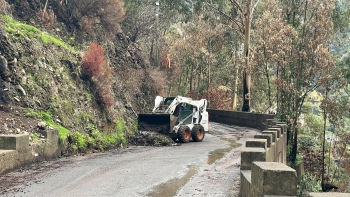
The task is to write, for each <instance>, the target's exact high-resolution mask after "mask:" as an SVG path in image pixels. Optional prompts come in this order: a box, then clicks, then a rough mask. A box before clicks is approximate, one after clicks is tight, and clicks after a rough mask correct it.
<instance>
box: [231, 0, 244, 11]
mask: <svg viewBox="0 0 350 197" xmlns="http://www.w3.org/2000/svg"><path fill="white" fill-rule="evenodd" d="M230 1H231V3H232V4H233V5H235V6H236V7H237V8H238V9H239V11H241V13H243V10H242V8H241V6H240V5H239V4H238V2H237V1H236V0H230Z"/></svg>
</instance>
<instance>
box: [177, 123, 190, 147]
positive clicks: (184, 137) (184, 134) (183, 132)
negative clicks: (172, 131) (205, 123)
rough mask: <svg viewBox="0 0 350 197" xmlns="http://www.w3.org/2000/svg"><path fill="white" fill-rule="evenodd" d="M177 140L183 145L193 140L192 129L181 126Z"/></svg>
mask: <svg viewBox="0 0 350 197" xmlns="http://www.w3.org/2000/svg"><path fill="white" fill-rule="evenodd" d="M177 138H178V139H179V142H181V143H187V142H189V141H190V139H191V129H190V127H188V126H181V127H180V128H179V131H178V132H177Z"/></svg>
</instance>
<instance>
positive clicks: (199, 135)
mask: <svg viewBox="0 0 350 197" xmlns="http://www.w3.org/2000/svg"><path fill="white" fill-rule="evenodd" d="M191 135H192V140H193V141H194V142H200V141H202V140H203V139H204V135H205V131H204V127H203V126H202V125H194V126H193V128H192V133H191Z"/></svg>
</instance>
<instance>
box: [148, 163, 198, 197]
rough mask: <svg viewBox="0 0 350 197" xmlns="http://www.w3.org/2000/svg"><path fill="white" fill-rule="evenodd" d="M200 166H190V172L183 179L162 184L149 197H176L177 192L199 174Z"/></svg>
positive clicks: (175, 179)
mask: <svg viewBox="0 0 350 197" xmlns="http://www.w3.org/2000/svg"><path fill="white" fill-rule="evenodd" d="M198 168H199V167H198V166H196V165H191V166H189V170H188V172H187V173H186V174H185V175H184V176H183V177H181V178H174V179H172V180H170V181H168V182H166V183H162V184H160V185H158V186H156V187H155V188H154V189H153V191H152V192H150V193H148V194H147V195H146V196H148V197H164V196H175V195H176V193H177V191H178V190H179V189H180V188H182V187H183V186H184V185H185V184H186V183H187V181H189V180H190V178H191V177H192V176H194V175H195V174H197V172H198Z"/></svg>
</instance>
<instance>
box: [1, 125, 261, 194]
mask: <svg viewBox="0 0 350 197" xmlns="http://www.w3.org/2000/svg"><path fill="white" fill-rule="evenodd" d="M210 126H211V131H210V133H209V134H206V136H205V139H204V141H203V142H199V143H196V142H190V143H186V144H181V146H173V147H141V146H133V147H128V148H124V149H116V150H112V151H109V152H107V153H101V154H91V155H86V156H78V157H74V158H64V159H60V160H58V161H52V162H45V163H42V164H40V165H34V166H32V167H31V168H28V169H25V170H19V171H16V172H12V173H9V174H6V175H3V176H2V177H0V183H1V184H3V183H6V182H7V183H9V182H11V181H12V185H11V187H2V188H1V187H0V188H1V190H0V196H84V197H87V196H121V197H124V196H128V197H129V196H132V197H137V196H150V197H166V196H238V192H239V167H240V149H241V144H244V142H245V140H246V138H249V137H251V136H252V135H254V134H255V133H256V132H258V131H257V130H255V129H251V128H245V127H236V126H228V125H223V124H217V123H211V125H210ZM9 186H10V184H9Z"/></svg>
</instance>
